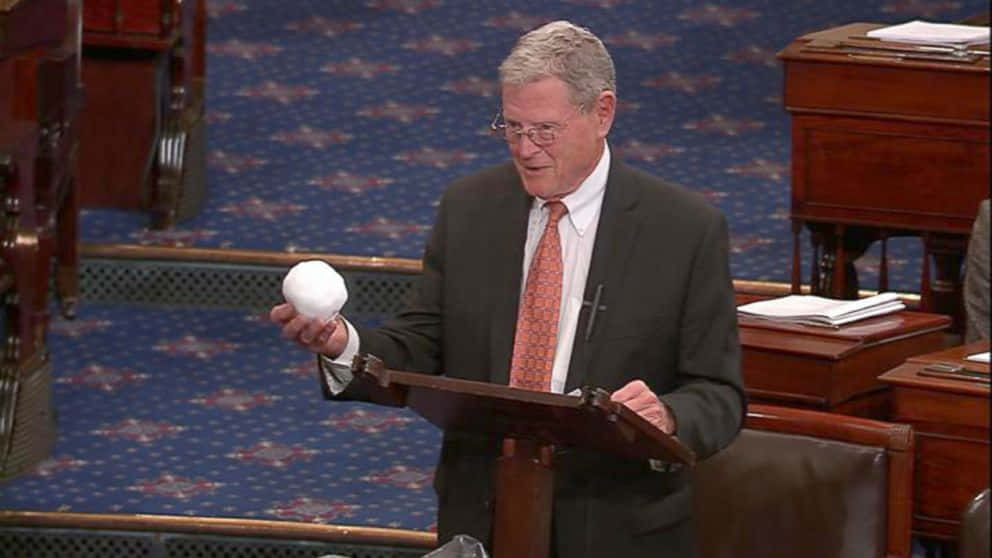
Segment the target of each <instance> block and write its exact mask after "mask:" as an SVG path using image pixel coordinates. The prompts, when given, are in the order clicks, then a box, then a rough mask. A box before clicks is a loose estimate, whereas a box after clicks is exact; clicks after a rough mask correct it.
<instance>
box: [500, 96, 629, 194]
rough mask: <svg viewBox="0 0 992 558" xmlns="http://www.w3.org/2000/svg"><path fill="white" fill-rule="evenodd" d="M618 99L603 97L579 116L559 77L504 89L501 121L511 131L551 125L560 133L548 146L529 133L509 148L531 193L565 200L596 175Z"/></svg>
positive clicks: (521, 136)
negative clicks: (587, 178) (589, 177)
mask: <svg viewBox="0 0 992 558" xmlns="http://www.w3.org/2000/svg"><path fill="white" fill-rule="evenodd" d="M615 100H616V98H615V96H614V95H613V93H612V92H604V93H601V94H600V96H599V98H598V99H597V101H596V103H594V104H595V106H592V107H585V110H584V111H581V112H580V111H579V110H578V109H579V107H577V106H575V105H573V104H572V103H571V102H570V100H569V95H568V86H566V85H565V83H564V82H562V81H561V80H559V79H558V78H553V77H548V78H544V79H541V80H539V81H535V82H531V83H528V84H525V85H504V86H503V118H504V120H505V121H506V124H507V127H508V128H509V129H522V130H528V129H530V128H531V127H532V126H535V127H541V126H545V127H546V126H548V125H551V126H552V127H555V128H556V130H557V131H556V134H555V135H556V138H555V141H554V143H552V144H550V145H546V146H544V147H539V146H537V145H535V144H534V142H533V141H532V140H531V139H530V138H529V137H528V136H527V135H526V134H523V135H520V136H518V137H516V139H514V141H510V142H509V143H508V147H509V149H510V155H511V156H512V157H513V164H514V165H515V166H516V167H517V172H518V173H520V178H521V180H522V181H523V183H524V189H525V190H527V193H528V194H530V195H532V196H537V197H539V198H543V199H552V198H561V197H563V196H565V195H566V194H569V193H571V192H573V191H574V190H575V189H576V188H578V187H579V184H581V183H582V181H583V180H585V178H586V177H587V176H589V174H590V173H592V171H593V169H594V168H596V163H598V162H599V158H600V155H601V154H602V152H603V145H604V142H603V139H604V138H605V137H606V134H607V133H608V132H609V130H610V126H611V125H612V123H613V112H614V108H615V104H616V103H615Z"/></svg>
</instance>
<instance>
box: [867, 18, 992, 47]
mask: <svg viewBox="0 0 992 558" xmlns="http://www.w3.org/2000/svg"><path fill="white" fill-rule="evenodd" d="M866 35H867V36H869V37H872V38H875V39H881V40H883V41H897V42H901V43H917V44H925V45H948V46H958V47H965V46H968V45H980V44H986V43H988V42H989V28H988V27H978V26H974V25H955V24H952V23H927V22H925V21H919V20H916V21H910V22H909V23H902V24H900V25H892V26H890V27H882V28H880V29H874V30H872V31H869V32H868V33H866Z"/></svg>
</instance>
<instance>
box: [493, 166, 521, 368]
mask: <svg viewBox="0 0 992 558" xmlns="http://www.w3.org/2000/svg"><path fill="white" fill-rule="evenodd" d="M531 202H532V198H531V197H530V196H528V195H527V193H526V192H525V191H524V189H523V185H522V184H520V180H519V178H518V177H517V176H516V174H515V173H514V174H513V188H512V189H510V190H509V191H508V192H507V193H506V195H504V196H503V197H502V198H500V199H498V200H494V202H493V211H492V213H491V215H492V216H493V218H494V219H495V221H494V222H493V223H492V227H491V230H493V231H495V234H494V238H493V240H492V245H491V257H492V258H493V262H494V265H493V266H492V269H494V270H496V272H495V274H494V275H493V277H492V278H491V279H492V281H491V282H490V293H489V315H490V316H491V320H492V321H491V323H490V328H489V356H490V363H489V369H490V371H491V380H490V381H491V382H492V383H494V384H501V385H506V384H509V383H510V356H511V355H512V353H513V336H514V333H515V330H516V325H517V306H518V305H519V300H520V274H521V271H520V270H521V269H522V266H523V260H524V243H525V242H526V240H527V216H528V214H529V211H530V205H531Z"/></svg>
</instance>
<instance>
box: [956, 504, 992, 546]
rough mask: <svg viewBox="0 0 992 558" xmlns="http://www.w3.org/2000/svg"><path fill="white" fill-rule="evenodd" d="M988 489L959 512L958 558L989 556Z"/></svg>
mask: <svg viewBox="0 0 992 558" xmlns="http://www.w3.org/2000/svg"><path fill="white" fill-rule="evenodd" d="M989 536H990V526H989V489H988V488H986V489H985V490H983V491H981V492H979V493H978V495H977V496H975V497H974V498H973V499H972V500H971V502H969V503H968V506H967V507H966V508H965V509H964V513H962V514H961V534H960V536H959V538H958V558H989V556H992V554H989Z"/></svg>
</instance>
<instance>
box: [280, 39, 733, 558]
mask: <svg viewBox="0 0 992 558" xmlns="http://www.w3.org/2000/svg"><path fill="white" fill-rule="evenodd" d="M499 75H500V81H501V85H502V108H501V110H500V112H499V113H498V115H497V117H496V119H495V120H494V122H493V123H492V128H493V130H494V132H495V133H496V134H497V136H498V137H500V138H501V139H503V140H504V141H505V142H506V145H507V146H508V148H509V152H510V156H511V158H512V163H506V164H503V165H500V166H497V167H495V168H491V169H488V170H484V171H482V172H480V173H479V174H476V175H473V176H469V177H467V178H463V179H461V180H458V181H456V182H455V183H453V184H452V185H451V186H450V187H449V188H448V189H447V190H446V192H445V193H444V195H443V197H442V200H441V204H440V209H439V212H438V216H437V221H436V222H435V225H434V229H433V232H432V233H431V236H430V239H429V241H428V244H427V247H426V249H425V252H424V259H423V275H422V277H421V278H420V282H419V286H418V288H417V289H416V291H415V296H414V297H413V300H412V302H411V304H410V306H409V308H408V309H407V310H405V311H404V312H402V313H400V314H399V315H398V316H396V317H395V318H394V319H393V320H391V321H390V322H389V323H387V324H386V325H385V326H384V327H381V328H378V329H362V328H355V327H354V326H352V325H351V324H350V323H348V322H346V321H344V320H337V321H332V322H330V323H327V324H322V323H319V322H316V321H314V320H309V319H307V318H305V317H303V316H301V315H299V314H297V313H296V311H295V310H294V309H293V308H292V307H291V306H289V305H286V304H283V305H279V306H277V307H275V308H273V310H272V312H271V317H272V320H273V321H274V322H276V323H278V324H280V325H282V328H283V334H284V336H285V337H287V338H289V339H293V340H295V341H296V342H297V343H299V344H300V345H302V346H303V347H306V348H307V349H309V350H310V351H313V352H314V353H317V354H318V355H319V356H318V362H319V363H320V365H321V378H322V382H324V388H325V393H327V394H328V395H329V396H330V397H334V398H348V397H361V394H360V393H357V390H356V389H355V385H354V384H352V385H351V386H349V382H350V379H351V378H350V377H349V375H348V371H347V364H348V363H349V362H350V359H351V357H352V356H353V355H354V354H355V353H356V352H357V351H358V350H361V351H363V352H369V353H372V354H375V355H377V356H379V357H380V358H382V359H383V360H384V361H385V363H386V365H387V366H388V367H390V368H393V369H402V370H414V371H421V372H425V373H431V374H446V375H448V376H452V377H458V378H465V379H469V380H477V381H486V382H492V383H498V384H509V385H511V386H516V387H520V388H524V389H535V390H545V391H551V392H556V393H568V392H571V391H572V390H574V389H576V388H578V387H580V386H584V385H589V386H596V387H601V388H603V389H606V390H609V391H610V392H611V393H612V394H613V396H612V397H613V399H614V400H615V401H618V402H621V403H623V404H625V405H627V406H629V407H630V408H631V409H632V410H634V411H635V412H637V413H639V414H640V415H641V416H643V417H645V418H646V419H648V420H649V421H651V422H652V423H654V424H655V425H657V426H658V427H659V428H661V429H662V430H664V431H665V432H668V433H674V434H675V435H676V436H678V438H679V439H680V440H681V441H682V442H683V443H685V444H686V445H688V446H689V447H691V448H692V449H693V450H694V451H695V452H696V453H697V455H698V456H700V457H702V458H705V457H706V456H708V455H711V454H712V453H714V452H716V451H717V450H719V449H720V448H722V447H724V446H726V445H727V444H728V443H729V442H730V441H731V440H732V439H733V438H734V436H735V435H736V434H737V432H738V430H739V429H740V426H741V422H742V417H743V414H744V408H745V403H744V395H743V391H742V387H741V379H740V372H739V357H740V348H739V342H738V338H737V323H736V313H735V307H734V293H733V288H732V284H731V280H730V276H729V269H728V262H727V259H728V234H727V225H726V222H725V220H724V218H723V216H722V215H721V214H720V213H719V212H718V211H716V210H715V209H714V208H712V207H710V206H709V205H707V203H706V202H705V201H704V200H703V198H702V197H701V196H698V195H696V194H693V193H690V192H688V191H686V190H683V189H681V188H679V187H677V186H673V185H670V184H668V183H665V182H663V181H661V180H659V179H657V178H654V177H651V176H649V175H647V174H644V173H642V172H639V171H636V170H634V169H632V168H630V167H627V166H626V165H624V164H623V163H622V162H620V161H619V160H617V158H616V157H614V156H613V155H612V154H611V152H610V148H609V146H608V144H607V141H606V136H607V134H608V133H609V131H610V128H611V126H612V125H613V120H614V116H615V115H616V105H617V96H616V77H615V71H614V67H613V61H612V59H611V58H610V55H609V53H608V52H607V51H606V48H605V47H604V45H603V43H602V42H601V41H600V40H599V39H598V38H597V37H596V36H595V35H593V34H592V33H590V32H589V31H588V30H586V29H584V28H581V27H577V26H575V25H572V24H571V23H568V22H564V21H557V22H553V23H549V24H547V25H545V26H543V27H541V28H539V29H536V30H534V31H531V32H529V33H527V34H526V35H524V36H523V37H521V39H520V40H519V41H518V42H517V44H516V46H515V47H514V48H513V50H512V51H511V53H510V54H509V56H508V57H507V58H506V60H505V61H504V62H503V63H502V65H501V66H500V68H499ZM594 299H596V300H598V301H599V304H598V305H595V306H594V305H593V304H592V301H593V300H594ZM498 455H499V440H495V439H491V438H484V437H477V436H472V435H468V434H465V433H460V432H445V435H444V444H443V447H442V450H441V457H440V462H439V464H438V466H437V471H436V475H435V489H436V491H437V495H438V534H439V540H440V542H442V543H443V542H445V541H446V540H447V539H449V538H450V537H451V536H453V535H455V534H459V533H466V534H470V535H472V536H474V537H476V538H478V539H480V540H483V541H488V538H489V534H490V529H491V526H492V502H493V496H494V495H493V493H492V491H493V487H492V478H493V470H494V463H495V460H496V458H497V457H498ZM656 469H657V468H653V467H652V466H651V465H650V464H649V463H645V462H640V461H628V460H622V459H614V458H611V457H609V456H605V455H599V454H590V455H582V456H574V459H563V460H561V461H559V463H558V466H557V469H556V478H555V495H554V509H553V525H552V529H553V536H552V546H553V552H554V553H555V554H556V555H557V556H561V557H568V558H574V557H580V556H587V557H590V558H592V557H601V556H624V557H635V556H651V557H653V558H662V557H668V556H679V557H684V556H692V555H693V554H694V549H693V535H692V527H691V522H690V521H689V511H690V509H689V508H690V502H691V493H690V487H689V479H688V472H687V471H684V470H681V471H680V470H670V469H666V470H656Z"/></svg>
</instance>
